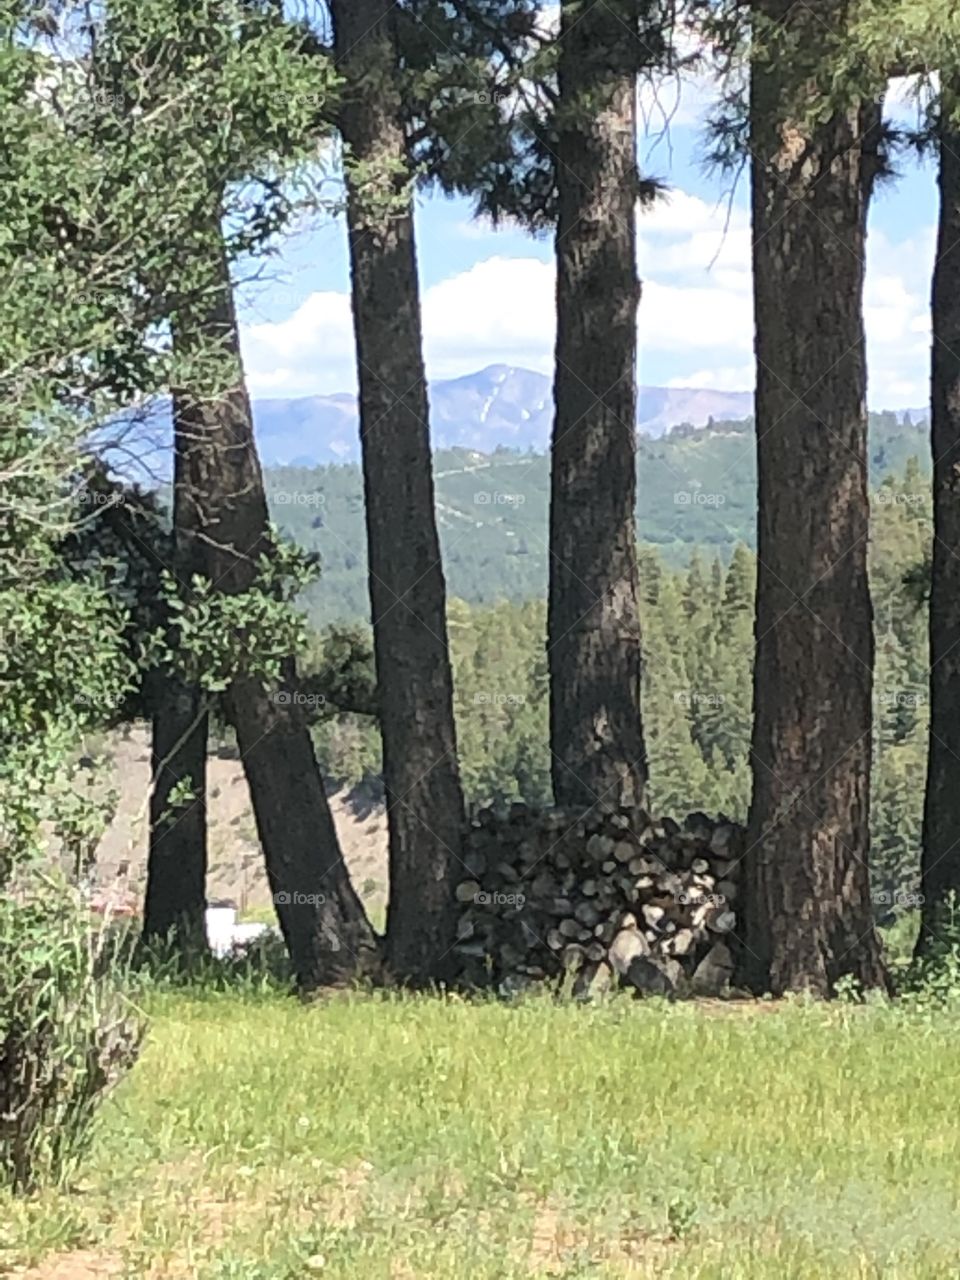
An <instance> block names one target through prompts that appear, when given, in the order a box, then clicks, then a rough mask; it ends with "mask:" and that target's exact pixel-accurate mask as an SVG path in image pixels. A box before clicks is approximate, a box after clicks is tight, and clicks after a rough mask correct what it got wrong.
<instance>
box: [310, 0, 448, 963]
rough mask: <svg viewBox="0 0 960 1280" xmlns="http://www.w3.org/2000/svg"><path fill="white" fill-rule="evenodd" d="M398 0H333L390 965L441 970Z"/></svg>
mask: <svg viewBox="0 0 960 1280" xmlns="http://www.w3.org/2000/svg"><path fill="white" fill-rule="evenodd" d="M393 8H394V5H393V3H392V0H341V2H340V3H336V2H335V3H334V4H333V5H332V9H333V15H334V22H335V28H336V49H337V55H338V63H339V70H340V72H341V74H342V75H343V76H344V77H345V81H346V83H345V88H344V90H343V101H342V105H341V113H340V128H341V132H342V135H343V140H344V143H345V144H346V146H347V147H348V148H349V153H350V158H351V163H350V165H349V166H348V188H349V205H348V221H349V232H350V261H351V275H352V286H353V316H354V330H355V336H356V346H357V369H358V378H359V386H360V433H361V445H362V452H363V475H364V491H365V497H366V520H367V552H368V559H369V586H370V603H371V608H372V614H373V632H374V647H375V655H376V667H377V680H378V688H379V706H380V726H381V732H382V735H383V767H384V781H385V784H386V792H387V818H388V824H389V835H390V905H389V911H388V915H387V961H388V964H389V966H390V969H391V970H392V972H393V973H394V975H395V976H397V977H399V978H402V979H406V980H410V981H413V982H415V983H416V982H423V981H430V980H440V979H443V978H444V977H445V976H447V971H448V969H449V967H450V948H451V947H452V945H453V942H454V912H453V905H454V898H453V893H452V884H453V880H454V877H455V876H456V874H457V872H458V870H460V869H461V868H460V850H461V838H462V837H461V833H462V825H463V799H462V794H461V789H460V776H459V767H458V761H457V742H456V731H455V726H454V718H453V681H452V675H451V669H450V656H449V651H448V646H447V622H446V588H445V584H444V577H443V569H442V565H441V560H440V544H439V539H438V536H437V526H436V516H435V510H434V486H433V469H432V459H431V454H430V436H429V427H428V406H427V390H426V381H425V375H424V366H423V349H422V338H421V321H420V297H419V288H418V282H417V261H416V247H415V241H414V227H413V206H412V193H411V191H410V188H409V179H408V174H407V166H406V149H405V141H404V133H403V124H402V115H401V101H400V91H399V86H398V74H397V71H398V68H397V53H396V49H395V47H394V41H393V38H392V31H391V11H392V10H393Z"/></svg>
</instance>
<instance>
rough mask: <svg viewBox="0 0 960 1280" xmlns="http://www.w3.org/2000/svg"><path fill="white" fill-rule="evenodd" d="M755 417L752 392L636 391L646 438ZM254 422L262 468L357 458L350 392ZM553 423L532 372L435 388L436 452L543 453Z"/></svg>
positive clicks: (497, 372)
mask: <svg viewBox="0 0 960 1280" xmlns="http://www.w3.org/2000/svg"><path fill="white" fill-rule="evenodd" d="M752 412H753V393H752V392H750V391H709V390H701V389H699V388H688V387H640V388H639V389H638V404H637V429H638V431H640V432H641V433H642V434H644V435H648V436H653V437H657V436H662V435H664V434H665V433H666V432H667V431H669V430H670V428H671V427H674V426H678V425H680V424H681V423H689V424H690V425H692V426H695V427H702V426H705V425H706V424H707V422H708V421H709V420H710V418H716V419H720V418H724V419H727V420H728V421H733V420H737V419H743V418H747V417H749V416H750V414H751V413H752ZM254 418H255V420H256V427H257V442H258V444H259V447H260V454H261V457H262V459H263V462H264V465H265V466H283V465H298V466H304V465H310V464H317V463H325V462H352V461H354V460H355V459H356V458H357V456H358V448H359V444H358V434H357V407H356V397H355V396H353V395H346V394H340V395H332V396H306V397H303V398H301V399H297V400H257V401H255V403H254ZM552 421H553V386H552V379H550V378H549V377H547V376H546V375H545V374H542V373H535V372H533V370H531V369H517V368H513V367H511V366H510V365H503V364H494V365H490V366H489V367H488V368H486V369H481V370H480V371H479V372H478V373H470V374H467V375H465V376H464V377H461V378H448V379H442V380H438V381H434V382H431V384H430V426H431V432H432V436H433V445H434V448H435V449H478V450H480V451H481V452H483V453H492V452H493V451H495V450H496V449H498V448H508V449H521V450H527V449H536V450H541V449H545V448H546V447H547V444H548V443H549V440H550V428H551V424H552Z"/></svg>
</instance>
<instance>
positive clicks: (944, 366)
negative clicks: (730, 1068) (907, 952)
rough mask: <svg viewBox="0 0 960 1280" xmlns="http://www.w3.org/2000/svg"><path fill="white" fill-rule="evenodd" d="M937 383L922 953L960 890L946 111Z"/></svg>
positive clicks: (957, 147)
mask: <svg viewBox="0 0 960 1280" xmlns="http://www.w3.org/2000/svg"><path fill="white" fill-rule="evenodd" d="M953 101H955V97H954V96H953V95H951V96H950V98H949V100H948V99H947V98H946V97H945V103H944V108H943V109H944V110H945V111H946V110H949V109H950V107H949V105H948V103H952V102H953ZM931 390H932V405H931V409H932V416H931V428H932V430H931V444H932V449H933V530H934V541H933V573H932V578H931V583H930V739H929V745H928V761H927V762H928V768H927V791H926V801H925V806H924V814H923V852H922V857H921V884H920V888H921V892H922V894H923V907H922V911H921V929H920V936H919V938H918V942H917V948H918V951H919V952H920V953H921V954H922V953H923V952H925V951H926V950H927V948H928V947H929V945H930V943H931V942H933V941H935V940H936V928H937V915H938V913H939V911H940V907H941V904H942V902H943V899H944V897H945V895H946V894H948V893H949V892H950V891H951V890H953V891H956V892H958V893H960V786H958V785H957V775H958V770H960V764H958V761H960V130H958V129H957V128H955V127H952V126H951V125H950V124H949V123H947V122H946V121H945V122H944V124H943V125H942V126H941V137H940V226H939V233H938V239H937V258H936V265H935V266H934V271H933V353H932V387H931Z"/></svg>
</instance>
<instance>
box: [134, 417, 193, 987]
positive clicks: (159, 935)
mask: <svg viewBox="0 0 960 1280" xmlns="http://www.w3.org/2000/svg"><path fill="white" fill-rule="evenodd" d="M178 416H179V411H178V409H177V406H176V405H175V406H174V418H175V419H176V418H177V417H178ZM186 465H187V458H186V455H185V452H184V449H183V440H182V438H180V439H176V440H175V442H174V473H173V539H172V543H171V550H172V552H173V566H172V567H173V569H174V572H176V573H177V574H178V576H179V577H180V579H181V581H182V582H188V581H189V579H190V576H191V575H192V574H193V573H197V572H199V571H200V570H201V569H202V567H203V566H202V561H201V560H200V558H199V551H200V548H199V546H198V544H197V541H196V537H195V533H196V530H195V528H194V527H193V520H194V518H195V513H196V505H195V504H194V503H193V502H191V501H190V500H189V496H188V492H187V479H188V477H187V473H186ZM146 691H147V694H148V701H149V703H150V706H151V707H152V716H151V719H152V737H153V743H152V750H151V761H152V763H151V791H150V847H149V851H148V855H147V889H146V895H145V900H144V909H143V937H144V940H145V941H148V942H149V941H157V940H159V941H167V942H169V943H171V944H172V945H173V946H174V947H175V948H176V950H177V951H178V952H179V953H180V954H181V956H182V958H183V960H184V961H185V962H186V961H189V959H190V957H191V955H196V953H197V951H198V950H199V951H202V950H204V949H205V948H206V945H207V938H206V882H207V809H206V802H207V796H206V789H207V738H208V731H209V716H208V715H207V714H206V711H205V708H204V703H203V694H202V692H201V690H200V689H199V688H197V687H190V686H188V685H187V684H185V683H184V682H183V681H181V680H179V679H177V678H176V677H174V676H171V675H169V674H167V673H165V672H162V671H155V672H152V673H151V674H150V675H149V676H148V677H147V681H146ZM181 784H185V785H186V787H187V788H188V790H189V794H188V796H187V797H186V798H185V799H184V801H183V802H182V803H180V804H177V805H173V804H171V799H172V797H173V793H174V790H175V788H177V787H178V786H180V785H181Z"/></svg>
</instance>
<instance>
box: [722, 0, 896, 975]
mask: <svg viewBox="0 0 960 1280" xmlns="http://www.w3.org/2000/svg"><path fill="white" fill-rule="evenodd" d="M759 8H760V10H761V11H762V13H763V14H764V15H766V16H767V17H769V18H770V19H772V20H773V21H774V22H776V23H777V24H778V30H779V31H780V32H781V33H782V35H783V42H782V48H781V47H780V45H779V44H777V45H776V46H775V47H776V48H777V56H774V57H771V58H770V60H769V61H766V62H764V63H763V64H762V65H757V66H755V68H754V72H753V81H752V93H751V108H750V110H751V151H752V154H753V162H752V171H753V237H754V250H753V254H754V257H753V268H754V302H755V322H756V355H757V392H756V421H757V458H758V478H759V532H758V581H757V624H756V638H757V649H756V666H755V676H754V728H753V744H752V753H751V764H752V772H753V801H752V805H751V810H750V821H749V838H748V854H747V867H746V872H747V890H748V892H747V904H746V905H747V922H746V924H747V937H746V944H747V951H746V959H747V968H748V976H749V978H750V979H751V980H752V982H753V984H755V985H756V986H758V987H760V988H761V989H763V988H769V989H770V990H772V991H773V992H775V993H777V994H779V993H782V992H786V991H799V990H808V991H810V992H813V993H816V994H819V995H829V994H830V993H831V992H832V990H833V988H834V985H835V983H836V981H837V979H838V978H840V977H842V976H843V975H846V974H850V975H853V976H854V977H855V978H856V979H858V980H859V981H860V982H861V983H862V984H863V985H864V986H865V987H876V986H882V985H883V984H884V981H885V978H884V971H883V966H882V963H881V959H880V949H879V944H878V941H877V937H876V934H875V931H874V927H873V918H872V909H871V900H870V882H869V874H868V857H869V845H870V837H869V812H870V810H869V803H870V754H871V722H872V721H871V710H872V709H871V699H872V684H873V619H872V608H871V602H870V593H869V587H868V582H867V536H868V517H869V503H868V496H867V415H866V359H865V349H864V333H863V307H862V294H863V273H864V252H865V239H866V206H867V198H868V185H869V184H868V182H867V181H866V180H865V164H866V160H865V156H866V155H867V154H868V153H869V154H870V155H872V154H873V152H874V151H875V147H874V146H873V142H874V140H873V139H872V137H868V136H866V135H867V134H868V133H869V128H870V127H873V126H875V120H876V116H875V113H874V112H873V110H872V109H870V110H867V109H865V108H862V107H857V106H853V107H851V108H850V109H848V110H845V111H840V112H838V113H837V114H835V115H833V116H832V117H831V118H830V119H828V120H827V121H825V122H823V123H818V124H817V125H816V126H813V127H810V128H806V127H804V126H801V125H800V124H795V123H793V121H795V120H796V119H797V110H796V106H797V103H798V102H804V103H806V99H805V98H804V94H803V90H802V85H803V84H804V83H807V84H809V79H810V76H811V75H815V74H816V73H817V72H819V71H820V70H821V69H822V67H821V65H820V63H822V62H824V61H825V60H826V59H827V58H828V57H829V52H828V48H827V44H826V41H827V40H828V39H829V33H830V32H831V31H836V30H841V29H842V24H843V21H844V12H845V6H843V5H840V6H838V5H836V4H830V5H827V4H826V3H825V0H811V2H810V3H809V4H807V5H805V6H804V5H797V6H794V7H791V5H790V4H789V2H788V0H765V2H764V3H763V4H762V5H760V6H759ZM794 41H795V42H796V43H795V44H794ZM793 57H796V58H797V60H798V62H799V60H800V59H803V66H802V67H801V66H799V65H795V64H794V63H793V62H792V61H791V59H792V58H793ZM818 59H819V63H818Z"/></svg>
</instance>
